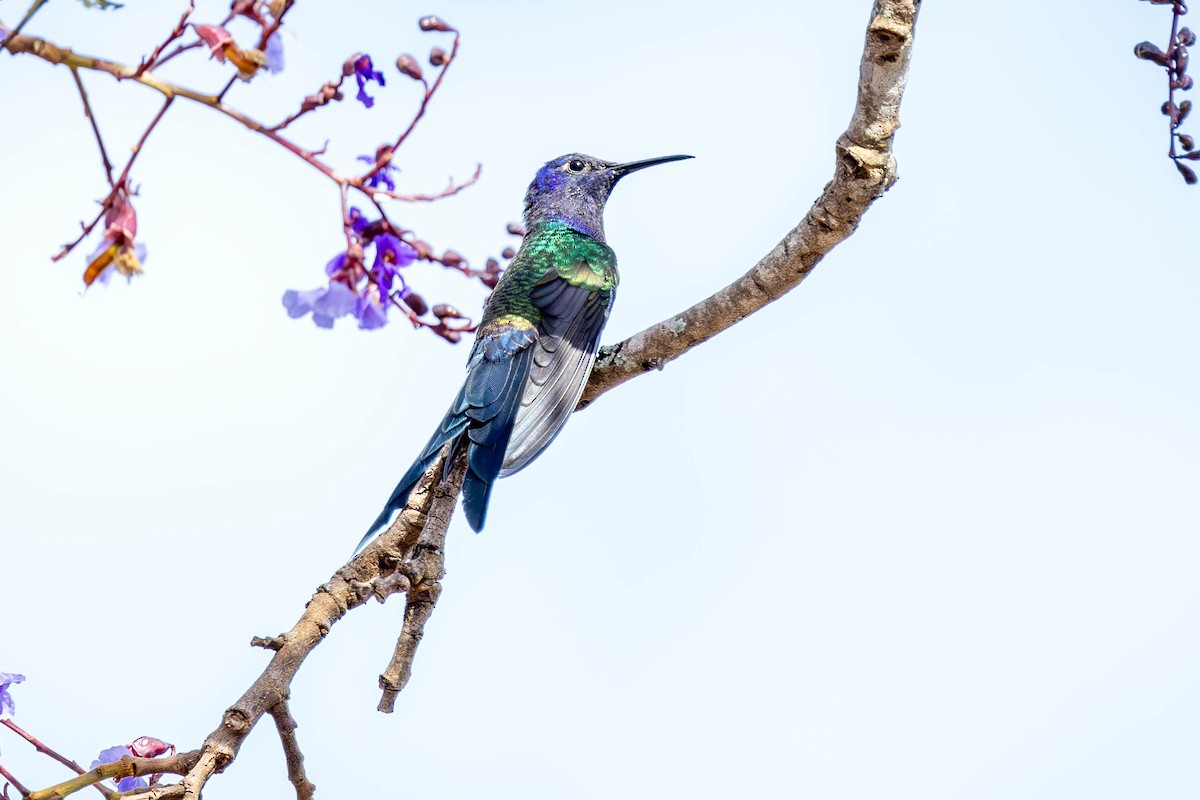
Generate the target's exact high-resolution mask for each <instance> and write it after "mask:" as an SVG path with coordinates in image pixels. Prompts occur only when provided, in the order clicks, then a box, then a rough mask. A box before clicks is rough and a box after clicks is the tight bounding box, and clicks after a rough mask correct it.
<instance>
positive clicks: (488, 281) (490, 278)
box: [479, 272, 500, 289]
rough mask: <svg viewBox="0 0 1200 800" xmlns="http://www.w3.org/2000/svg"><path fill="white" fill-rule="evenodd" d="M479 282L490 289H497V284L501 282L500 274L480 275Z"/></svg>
mask: <svg viewBox="0 0 1200 800" xmlns="http://www.w3.org/2000/svg"><path fill="white" fill-rule="evenodd" d="M479 282H480V283H482V284H483V285H484V286H486V287H488V288H489V289H495V288H496V284H497V283H499V282H500V274H499V273H496V272H489V273H487V274H486V275H480V276H479Z"/></svg>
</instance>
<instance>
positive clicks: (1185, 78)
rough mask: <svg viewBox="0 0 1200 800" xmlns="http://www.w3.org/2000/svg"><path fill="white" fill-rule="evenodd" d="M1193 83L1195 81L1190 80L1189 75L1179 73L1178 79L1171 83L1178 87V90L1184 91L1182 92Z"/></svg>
mask: <svg viewBox="0 0 1200 800" xmlns="http://www.w3.org/2000/svg"><path fill="white" fill-rule="evenodd" d="M1194 83H1195V81H1193V80H1192V76H1191V75H1180V76H1179V79H1178V80H1175V81H1172V84H1173V85H1174V86H1175V88H1176V89H1179V90H1180V91H1184V92H1186V91H1187V90H1188V89H1190V88H1192V85H1193V84H1194Z"/></svg>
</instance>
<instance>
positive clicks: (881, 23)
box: [579, 0, 921, 408]
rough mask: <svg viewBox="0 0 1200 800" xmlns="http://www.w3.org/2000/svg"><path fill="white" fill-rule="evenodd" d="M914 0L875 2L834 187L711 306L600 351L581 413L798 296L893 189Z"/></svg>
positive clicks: (714, 297) (703, 303) (710, 301)
mask: <svg viewBox="0 0 1200 800" xmlns="http://www.w3.org/2000/svg"><path fill="white" fill-rule="evenodd" d="M920 5H921V3H920V0H876V2H875V7H874V9H873V10H872V12H871V22H870V24H869V25H868V26H867V41H866V45H865V47H864V49H863V55H862V63H861V66H860V68H859V79H858V102H857V104H856V105H855V108H854V117H853V119H851V121H850V127H849V128H848V129H847V130H846V132H845V133H844V134H842V136H841V138H839V139H838V141H837V145H836V155H837V158H836V161H835V165H834V175H833V180H832V181H830V182H829V183H828V184H827V185H826V186H825V190H824V191H823V192H822V193H821V196H820V197H819V198H817V201H816V203H814V204H813V206H812V208H811V209H809V211H808V213H807V214H806V215H805V216H804V219H802V220H801V221H800V224H799V225H797V226H796V227H795V228H793V229H792V231H791V232H789V233H788V234H787V236H785V237H784V238H783V241H781V242H780V243H779V244H778V245H776V246H775V249H774V250H772V251H771V252H770V253H768V254H767V255H766V256H764V257H763V259H762V260H761V261H759V262H758V263H757V264H755V265H754V267H753V268H751V270H750V271H749V272H747V273H746V274H745V275H743V276H742V277H740V278H738V279H737V280H736V281H734V282H733V283H731V284H730V285H729V286H726V287H725V288H724V289H722V290H721V291H719V292H717V293H716V294H714V295H712V296H711V297H709V298H707V299H705V300H702V301H701V302H699V303H697V304H696V305H694V306H692V307H691V308H689V309H688V310H687V311H684V312H683V313H681V314H677V315H675V316H673V317H671V318H670V319H666V320H663V321H662V322H660V323H658V324H657V325H653V326H651V327H649V328H647V329H646V330H644V331H642V332H641V333H638V334H635V335H633V336H631V337H629V338H628V339H626V340H625V341H623V342H621V343H619V344H616V345H610V346H608V347H604V348H602V349H601V351H600V357H599V358H598V359H597V361H596V367H595V369H593V370H592V375H591V378H590V380H589V381H588V385H587V388H586V389H585V390H584V393H583V398H582V399H581V400H580V401H579V408H584V407H586V406H587V405H589V404H590V403H591V402H592V401H593V400H595V399H596V398H597V397H599V396H600V395H602V394H604V393H605V392H607V391H608V390H609V389H612V388H613V387H614V386H619V385H620V384H622V383H624V382H625V381H627V380H629V379H631V378H635V377H637V376H638V375H641V374H643V373H645V372H649V371H651V370H658V369H662V368H663V366H665V365H666V364H667V363H669V362H671V361H674V360H675V359H676V358H679V356H681V355H683V354H684V353H686V352H687V351H688V350H691V349H692V348H693V347H695V346H696V345H698V344H700V343H701V342H704V341H706V340H708V339H711V338H712V337H713V336H716V335H717V334H718V333H720V332H721V331H724V330H726V329H727V328H730V327H732V326H733V325H735V324H737V323H738V322H740V321H741V320H743V319H745V318H746V317H748V316H750V315H751V314H753V313H754V312H755V311H758V310H759V309H760V308H762V307H763V306H765V305H767V304H768V303H770V302H772V301H774V300H778V299H779V298H780V297H782V296H783V295H785V294H786V293H787V292H789V291H791V290H792V289H794V288H796V286H798V285H799V284H800V282H801V281H802V280H804V279H805V278H806V277H807V276H808V274H809V273H810V272H811V271H812V270H813V267H815V266H816V265H817V263H818V262H819V261H820V260H821V259H822V258H824V257H825V254H826V253H828V252H829V251H830V250H832V249H833V248H834V247H836V246H837V245H838V244H840V243H841V242H842V241H843V240H845V239H846V238H847V237H848V236H850V234H852V233H854V230H855V229H856V228H857V227H858V221H859V220H860V219H861V218H862V215H863V214H864V213H866V210H867V209H868V208H869V207H870V206H871V204H872V203H873V202H875V200H876V199H878V198H879V197H880V196H881V195H883V193H884V192H885V191H887V190H888V188H889V187H890V186H891V185H892V184H893V183H895V182H896V178H897V174H896V159H895V158H894V156H893V155H892V137H893V135H894V134H895V132H896V129H897V128H899V127H900V99H901V97H902V96H903V94H904V85H905V82H906V80H907V78H908V63H909V59H910V57H911V54H912V42H913V29H914V26H915V25H916V21H917V12H918V10H919V9H920Z"/></svg>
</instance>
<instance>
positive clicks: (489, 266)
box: [483, 256, 500, 273]
mask: <svg viewBox="0 0 1200 800" xmlns="http://www.w3.org/2000/svg"><path fill="white" fill-rule="evenodd" d="M483 268H484V270H485V271H486V272H489V273H490V272H499V271H500V262H499V261H497V260H496V259H494V258H491V257H490V256H489V257H488V260H487V261H485V262H484V264H483Z"/></svg>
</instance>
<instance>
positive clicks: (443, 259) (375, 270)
mask: <svg viewBox="0 0 1200 800" xmlns="http://www.w3.org/2000/svg"><path fill="white" fill-rule="evenodd" d="M362 158H363V160H368V159H370V157H369V156H363V157H362ZM377 158H378V156H377ZM370 160H371V161H372V162H374V161H375V159H370ZM388 169H390V167H389V168H385V169H381V170H380V171H379V172H378V173H376V174H378V175H385V176H387V178H386V180H387V181H388V182H391V180H392V179H391V177H390V176H389V175H388ZM345 230H346V239H347V242H348V246H347V248H346V250H344V251H343V252H340V253H338V254H337V255H335V256H334V257H333V258H331V259H330V260H329V262H328V263H327V264H326V265H325V274H326V276H328V279H329V281H328V284H327V285H325V286H320V287H317V288H315V289H309V290H308V291H298V290H296V289H289V290H288V291H286V292H284V294H283V307H284V308H285V309H287V313H288V316H290V317H292V318H299V317H304V316H307V315H309V314H312V320H313V322H314V323H316V325H317V326H318V327H321V328H332V327H333V323H334V321H335V320H337V319H339V318H341V317H353V318H354V319H357V320H358V327H359V328H362V329H364V330H374V329H377V328H382V327H383V326H384V325H386V324H387V322H388V312H389V310H390V309H393V308H395V309H396V310H397V311H398V312H399V313H401V314H403V315H404V316H405V317H406V318H407V319H408V320H409V321H410V322H411V323H412V324H413V325H414V326H416V327H425V328H429V329H430V330H431V331H432V332H433V333H435V334H437V335H438V336H441V337H442V338H443V339H446V340H447V341H450V342H458V341H459V340H460V339H461V338H462V334H464V333H470V332H472V331H474V330H475V328H474V326H473V325H472V324H471V321H470V319H469V318H467V317H466V316H464V315H463V314H461V313H460V312H459V311H458V309H457V308H455V307H454V306H452V305H449V304H446V303H437V304H434V305H432V306H431V305H430V304H429V303H427V302H426V301H425V298H423V297H422V296H421V295H419V294H417V293H416V292H415V291H413V289H412V287H411V286H409V284H408V281H406V280H405V278H404V276H403V275H402V274H401V269H403V268H405V267H408V266H411V265H412V264H413V263H415V262H416V261H418V260H420V261H427V262H431V263H437V264H441V265H442V266H443V267H446V268H448V269H453V270H455V271H457V272H460V273H462V274H463V275H465V276H467V277H470V278H477V279H478V280H479V281H480V283H482V284H483V285H484V286H487V287H488V288H489V289H490V288H494V287H495V286H496V283H497V281H498V280H499V278H500V273H501V270H502V268H501V265H500V262H499V261H498V260H497V259H495V258H489V259H487V261H486V262H485V264H484V267H483V268H482V269H475V268H472V267H471V265H470V264H469V263H468V262H467V260H466V259H465V258H464V257H463V256H462V255H460V254H459V253H457V252H455V251H454V250H446V251H444V252H442V254H441V255H436V254H435V253H434V251H433V248H432V247H431V246H430V245H429V243H428V242H424V241H421V240H419V239H415V238H413V237H412V234H411V232H410V231H404V230H400V229H398V228H396V227H395V226H394V225H393V224H392V223H391V221H390V220H388V219H387V218H386V217H382V218H380V219H377V220H368V219H367V218H366V216H364V215H363V213H362V211H361V210H360V209H358V208H353V207H352V208H350V209H349V210H348V212H347V218H346V220H345ZM508 231H509V233H510V234H513V235H521V236H523V235H524V231H523V230H522V229H521V228H520V227H519V226H516V225H511V224H510V225H509V226H508ZM372 251H373V255H372ZM513 255H514V251H513V250H512V248H505V251H504V257H505V258H506V259H511V258H512V257H513ZM368 262H369V263H370V266H369V267H368V266H367V264H368ZM429 316H431V317H432V318H433V319H432V320H430V319H429V318H428V317H429ZM423 317H424V319H423Z"/></svg>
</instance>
